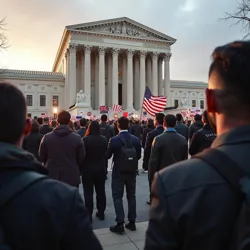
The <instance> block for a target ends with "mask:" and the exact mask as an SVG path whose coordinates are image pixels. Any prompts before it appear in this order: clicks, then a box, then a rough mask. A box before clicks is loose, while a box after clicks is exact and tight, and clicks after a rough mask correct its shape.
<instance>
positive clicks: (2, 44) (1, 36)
mask: <svg viewBox="0 0 250 250" xmlns="http://www.w3.org/2000/svg"><path fill="white" fill-rule="evenodd" d="M5 27H6V22H5V18H3V19H2V20H0V50H1V49H7V48H8V40H7V37H6V36H5V33H4V32H5V31H6V29H5Z"/></svg>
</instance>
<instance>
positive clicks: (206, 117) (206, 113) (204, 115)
mask: <svg viewBox="0 0 250 250" xmlns="http://www.w3.org/2000/svg"><path fill="white" fill-rule="evenodd" d="M202 117H203V121H204V122H205V123H206V124H209V119H208V112H207V111H206V110H205V111H204V112H203V113H202Z"/></svg>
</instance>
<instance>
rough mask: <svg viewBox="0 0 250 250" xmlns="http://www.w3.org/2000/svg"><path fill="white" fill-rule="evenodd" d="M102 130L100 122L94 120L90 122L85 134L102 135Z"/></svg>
mask: <svg viewBox="0 0 250 250" xmlns="http://www.w3.org/2000/svg"><path fill="white" fill-rule="evenodd" d="M100 134H101V131H100V124H99V122H98V121H92V122H90V124H89V126H88V129H87V131H86V134H85V136H89V135H100Z"/></svg>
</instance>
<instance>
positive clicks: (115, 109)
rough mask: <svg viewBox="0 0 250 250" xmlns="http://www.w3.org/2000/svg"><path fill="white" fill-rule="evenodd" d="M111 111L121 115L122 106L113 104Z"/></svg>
mask: <svg viewBox="0 0 250 250" xmlns="http://www.w3.org/2000/svg"><path fill="white" fill-rule="evenodd" d="M112 111H113V112H116V113H121V112H122V106H121V105H118V104H113V107H112Z"/></svg>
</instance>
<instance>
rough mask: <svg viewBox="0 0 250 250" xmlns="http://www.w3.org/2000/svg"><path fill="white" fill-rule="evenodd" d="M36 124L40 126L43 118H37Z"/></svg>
mask: <svg viewBox="0 0 250 250" xmlns="http://www.w3.org/2000/svg"><path fill="white" fill-rule="evenodd" d="M37 122H38V123H39V124H40V125H42V124H43V118H42V117H38V118H37Z"/></svg>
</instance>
